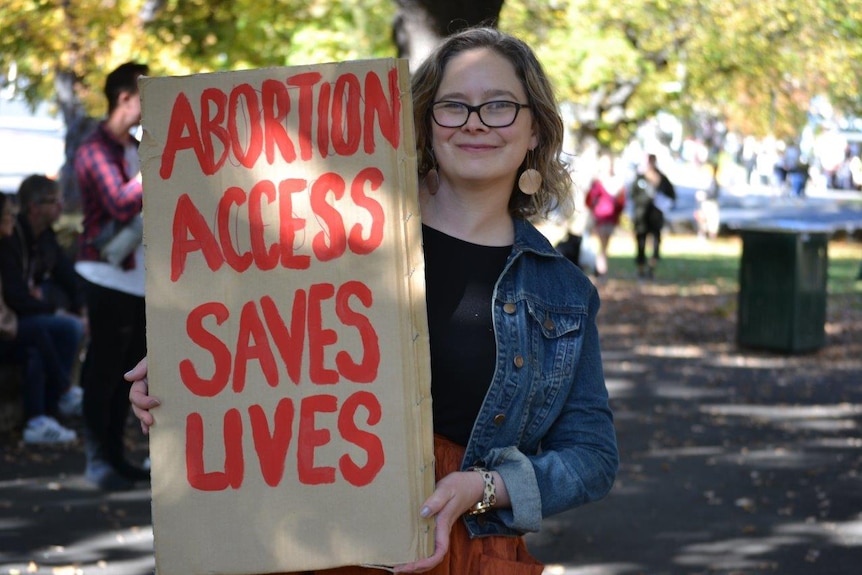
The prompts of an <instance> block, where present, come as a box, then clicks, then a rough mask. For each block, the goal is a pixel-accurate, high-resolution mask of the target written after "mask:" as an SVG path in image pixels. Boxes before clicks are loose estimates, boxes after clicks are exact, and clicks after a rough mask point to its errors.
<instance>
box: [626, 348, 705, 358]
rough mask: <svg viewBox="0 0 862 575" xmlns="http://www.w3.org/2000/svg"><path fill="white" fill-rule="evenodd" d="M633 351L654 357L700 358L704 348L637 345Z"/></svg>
mask: <svg viewBox="0 0 862 575" xmlns="http://www.w3.org/2000/svg"><path fill="white" fill-rule="evenodd" d="M634 352H635V353H636V354H638V355H652V356H655V357H678V358H688V359H691V358H700V357H703V356H704V352H705V350H704V349H703V347H701V346H695V345H662V346H651V345H639V346H637V347H635V349H634Z"/></svg>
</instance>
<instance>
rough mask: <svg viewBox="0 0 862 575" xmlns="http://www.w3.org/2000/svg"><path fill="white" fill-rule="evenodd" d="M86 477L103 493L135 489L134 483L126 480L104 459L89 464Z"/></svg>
mask: <svg viewBox="0 0 862 575" xmlns="http://www.w3.org/2000/svg"><path fill="white" fill-rule="evenodd" d="M84 477H85V478H86V479H87V481H89V482H90V483H93V484H95V485H96V487H98V488H99V489H102V490H103V491H126V490H128V489H131V488H132V487H134V483H133V482H132V481H130V480H129V479H126V478H125V477H123V476H122V475H120V474H119V473H117V470H116V469H114V468H113V467H112V466H111V464H110V463H108V462H107V461H105V460H103V459H95V460H93V461H88V462H87V468H86V470H85V471H84Z"/></svg>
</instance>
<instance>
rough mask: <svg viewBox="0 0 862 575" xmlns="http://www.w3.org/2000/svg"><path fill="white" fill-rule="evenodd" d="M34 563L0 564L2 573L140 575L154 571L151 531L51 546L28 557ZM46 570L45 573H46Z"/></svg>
mask: <svg viewBox="0 0 862 575" xmlns="http://www.w3.org/2000/svg"><path fill="white" fill-rule="evenodd" d="M31 557H38V559H35V560H30V561H26V562H22V563H14V562H10V563H0V571H2V572H3V573H15V572H18V573H34V572H36V573H45V572H50V573H54V574H59V573H79V572H80V573H89V572H90V569H91V568H90V567H87V568H83V567H84V566H88V565H89V566H92V568H97V569H98V570H99V572H100V573H106V574H107V573H114V574H119V573H143V572H148V571H150V572H151V571H152V570H153V568H154V567H155V559H154V557H153V530H152V527H150V526H145V527H133V528H130V529H124V530H121V531H111V532H103V533H99V534H98V535H95V536H93V537H86V538H83V539H80V540H78V541H74V542H72V543H70V544H67V545H65V546H60V545H52V546H49V547H47V548H45V549H43V550H41V551H36V552H33V553H32V554H31ZM46 569H47V570H49V571H46Z"/></svg>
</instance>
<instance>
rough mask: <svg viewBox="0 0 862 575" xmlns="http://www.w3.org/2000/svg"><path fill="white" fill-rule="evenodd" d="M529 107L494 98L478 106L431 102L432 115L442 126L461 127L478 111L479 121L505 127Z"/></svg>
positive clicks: (490, 125)
mask: <svg viewBox="0 0 862 575" xmlns="http://www.w3.org/2000/svg"><path fill="white" fill-rule="evenodd" d="M529 107H530V106H528V105H527V104H519V103H518V102H509V101H508V100H493V101H491V102H485V103H484V104H479V105H478V106H470V105H468V104H464V103H463V102H453V101H451V100H440V101H439V102H434V103H433V104H431V117H432V118H434V121H435V122H436V123H437V125H438V126H440V127H441V128H460V127H461V126H463V125H464V124H466V123H467V120H469V119H470V114H472V113H473V112H476V115H478V116H479V121H480V122H482V123H483V124H485V125H486V126H488V127H489V128H505V127H506V126H511V125H512V124H514V123H515V120H516V119H517V118H518V112H520V111H521V108H529Z"/></svg>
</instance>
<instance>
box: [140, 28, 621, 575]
mask: <svg viewBox="0 0 862 575" xmlns="http://www.w3.org/2000/svg"><path fill="white" fill-rule="evenodd" d="M413 98H414V113H415V124H416V135H417V147H418V162H419V176H420V182H421V183H420V190H419V199H420V206H421V210H422V220H423V240H424V249H425V259H426V280H427V281H426V284H427V307H428V318H429V329H430V341H431V371H432V384H431V385H432V389H431V392H432V396H433V415H434V431H435V457H436V466H435V467H436V474H437V485H436V489H435V491H434V493H433V494H432V495H431V496H430V497H429V498H428V499H427V500H426V501H425V502H424V503H423V505H422V508H421V515H422V516H423V517H433V518H435V519H436V529H435V539H436V546H435V551H434V554H433V555H432V556H431V557H429V558H427V559H423V560H421V561H417V562H415V563H412V564H409V565H401V566H399V567H398V568H397V570H398V572H404V573H413V572H426V571H429V570H430V572H431V573H435V574H451V575H456V574H457V575H463V574H468V573H478V572H480V568H479V564H480V563H481V564H483V565H485V567H483V569H485V570H486V571H485V572H491V573H495V574H497V573H499V574H502V575H506V574H522V573H523V574H528V573H530V574H536V575H538V574H539V573H541V572H542V565H541V564H540V563H538V562H537V561H536V560H535V559H533V558H532V557H531V556H530V555H529V553H527V551H526V547H525V545H524V542H523V540H522V539H521V538H520V537H518V536H520V535H521V534H523V533H526V532H529V531H536V530H538V529H539V527H540V524H541V519H542V517H544V516H547V515H551V514H554V513H558V512H560V511H564V510H566V509H570V508H572V507H576V506H578V505H581V504H584V503H587V502H589V501H593V500H596V499H599V498H601V497H603V496H604V495H605V494H606V493H607V492H608V491H609V489H610V487H611V485H612V483H613V480H614V476H615V474H616V470H617V464H618V455H617V447H616V439H615V435H614V429H613V421H612V415H611V412H610V409H609V408H608V395H607V390H606V388H605V384H604V378H603V374H602V367H601V365H602V364H601V354H600V351H599V340H598V333H597V330H596V324H595V319H596V313H597V311H598V307H599V299H598V295H597V293H596V290H595V288H594V287H593V285H592V284H591V283H590V281H589V280H588V279H587V278H586V277H585V276H584V275H583V274H582V273H581V272H580V271H579V270H578V269H577V268H576V267H575V266H574V265H572V264H571V263H570V262H569V261H568V260H566V259H565V258H563V257H562V256H561V255H560V254H559V253H558V252H556V251H555V250H554V249H553V247H552V246H551V245H550V244H549V243H548V241H547V240H546V239H545V238H544V237H543V236H542V235H541V234H539V232H538V231H536V229H535V228H534V227H533V226H532V225H531V224H530V223H529V222H528V220H527V218H529V217H531V216H534V215H537V214H544V213H547V212H548V211H549V210H550V209H552V208H554V207H555V206H557V205H558V204H559V203H561V202H562V199H563V198H565V197H567V194H568V189H569V187H568V186H569V181H568V174H567V172H566V170H565V167H564V166H563V165H562V163H561V162H560V161H559V155H560V150H561V147H562V136H563V125H562V122H561V120H560V117H559V115H558V112H557V107H556V103H555V102H554V98H553V93H552V90H551V87H550V85H549V83H548V81H547V78H546V77H545V75H544V72H543V71H542V69H541V66H540V65H539V63H538V61H537V60H536V58H535V56H534V54H533V53H532V51H531V50H530V49H529V48H528V47H527V46H526V45H525V44H524V43H523V42H521V41H519V40H517V39H515V38H512V37H511V36H507V35H505V34H502V33H500V32H498V31H496V30H492V29H473V30H467V31H464V32H462V33H459V34H456V35H455V36H452V37H450V38H448V39H446V40H445V41H444V43H443V44H442V45H441V46H440V47H439V48H438V49H437V50H436V51H435V52H434V54H432V55H431V56H430V57H429V58H428V60H427V61H426V62H425V63H424V64H422V66H420V68H419V69H418V70H417V71H416V73H415V75H414V78H413ZM540 179H541V182H540V181H539V180H540ZM489 303H490V305H489ZM127 379H129V380H130V381H133V385H132V390H131V392H130V399H131V401H132V404H133V409H134V412H135V414H136V415H137V417H138V418H139V419H140V420H141V425H142V428H143V430H144V432H147V430H148V428H149V426H151V425H153V423H154V419H153V415H152V414H151V413H150V412H149V409H151V408H153V407H155V406H157V405H158V400H157V399H156V398H153V397H150V396H148V395H147V383H146V363H145V362H141V364H139V365H138V366H137V367H136V368H135V369H133V370H132V371H131V372H129V373H128V374H127ZM492 535H503V536H508V537H489V536H492ZM513 536H514V537H513ZM488 569H490V571H488ZM327 573H339V574H347V573H350V574H354V573H357V574H358V573H373V571H371V570H366V569H361V568H346V569H337V570H332V571H327Z"/></svg>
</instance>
